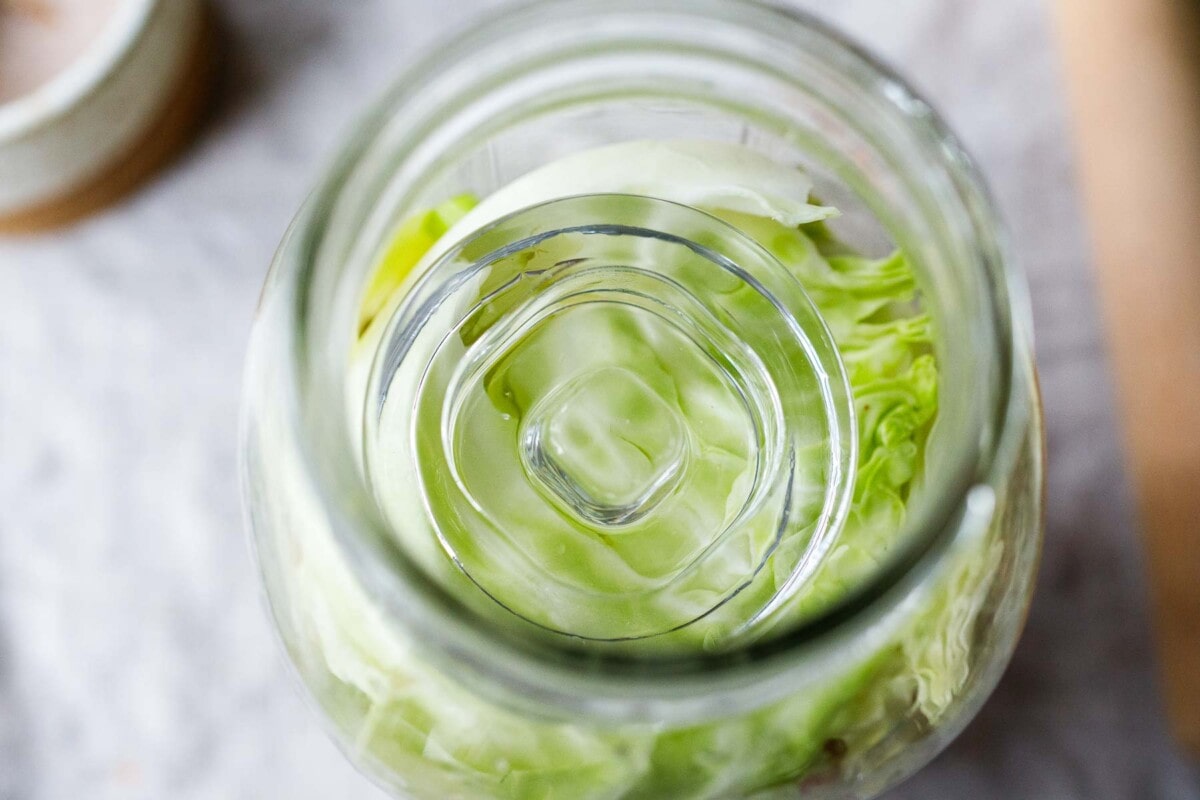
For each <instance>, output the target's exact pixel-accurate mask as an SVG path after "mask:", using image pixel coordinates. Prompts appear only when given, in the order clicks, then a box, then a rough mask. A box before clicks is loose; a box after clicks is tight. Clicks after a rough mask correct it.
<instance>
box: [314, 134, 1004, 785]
mask: <svg viewBox="0 0 1200 800" xmlns="http://www.w3.org/2000/svg"><path fill="white" fill-rule="evenodd" d="M810 189H811V184H810V182H809V180H808V178H807V177H806V176H805V175H804V174H803V173H802V172H800V171H799V170H792V169H786V168H783V167H781V166H780V165H778V164H776V163H775V162H773V161H770V160H769V159H767V158H765V157H763V156H760V155H758V154H756V153H753V152H752V151H750V150H747V149H745V148H741V147H737V146H732V145H723V144H716V143H703V142H634V143H628V144H623V145H616V146H612V147H607V148H602V149H599V150H594V151H588V152H586V153H583V154H580V155H577V156H573V157H571V158H568V159H565V160H564V161H561V162H557V163H555V164H552V165H550V166H548V167H546V168H543V169H542V170H539V171H538V172H535V173H533V174H531V175H529V176H526V177H525V178H522V179H520V180H518V181H516V182H514V183H513V184H511V185H510V186H508V187H505V188H503V189H501V190H500V191H498V192H497V193H495V194H494V195H492V196H491V197H488V198H486V199H484V200H483V201H482V202H481V203H479V204H478V205H476V204H475V201H474V199H473V198H472V197H470V196H467V195H464V196H461V197H458V198H455V199H453V200H450V201H448V202H447V203H445V204H443V205H441V206H438V207H437V208H435V209H432V210H430V211H428V212H424V213H421V214H418V215H416V216H414V217H412V218H410V219H409V220H407V221H406V222H404V223H403V224H401V226H400V227H399V228H398V230H397V232H396V234H395V238H394V240H393V242H392V244H391V246H390V248H389V249H388V251H387V254H386V255H385V257H384V258H383V259H382V261H381V265H380V267H379V268H378V272H377V274H376V275H375V276H374V277H373V278H372V280H371V282H370V285H369V287H368V289H367V291H366V295H365V299H364V303H363V310H362V318H361V324H362V329H361V339H360V341H359V343H358V344H357V345H356V347H357V348H358V349H357V351H356V353H358V354H360V355H358V356H357V357H358V358H359V359H360V360H363V359H366V358H367V357H368V356H369V355H370V354H373V352H374V346H376V345H377V344H378V341H379V337H381V336H382V335H383V334H382V328H383V327H384V326H385V325H386V321H387V319H388V318H389V317H390V315H391V313H392V311H393V310H394V309H395V308H396V307H397V305H398V304H399V303H400V302H401V300H402V298H403V295H404V287H405V286H406V285H408V281H411V280H412V279H413V277H414V276H416V275H419V274H420V273H421V272H422V270H423V269H424V268H425V267H427V266H428V265H429V264H430V263H432V261H434V260H436V258H437V257H438V256H439V255H440V254H441V253H443V252H445V250H446V249H447V248H448V247H449V246H450V245H451V244H452V243H453V242H455V241H459V240H461V239H462V238H463V237H464V236H465V235H468V234H470V233H471V232H473V231H475V230H477V229H478V228H479V227H480V226H482V225H484V224H486V223H487V222H489V221H491V220H494V219H496V218H498V217H500V216H502V215H504V214H506V213H508V212H510V211H514V210H517V209H520V208H523V207H526V206H528V205H531V204H534V203H537V202H540V201H543V200H547V199H552V198H555V197H560V196H565V195H571V194H580V193H590V192H616V193H641V194H646V195H650V196H655V197H660V198H663V199H668V200H675V201H678V202H683V203H686V204H689V205H693V206H696V207H699V208H701V209H703V210H706V211H708V212H710V213H713V214H715V215H717V216H720V217H722V218H723V219H725V220H726V221H727V222H729V223H731V224H733V225H734V226H735V227H737V228H739V229H741V230H742V231H744V232H745V233H747V234H748V235H750V236H752V237H754V238H755V239H756V240H757V241H758V242H759V243H760V244H762V245H763V246H764V247H766V248H767V249H768V250H770V251H771V252H772V253H773V254H774V255H775V256H776V258H778V259H779V260H780V262H782V263H783V264H784V265H785V266H786V267H787V268H788V269H790V270H791V271H792V272H793V273H794V274H795V275H796V276H797V277H798V278H799V280H800V281H801V283H802V284H803V285H804V287H805V288H806V290H807V291H808V293H809V294H810V296H811V297H812V298H813V300H814V302H815V303H816V305H817V306H818V308H819V310H820V312H821V313H822V315H823V316H824V318H825V320H826V322H827V324H828V325H829V328H830V330H831V332H832V333H833V336H834V339H835V341H836V343H837V346H838V348H839V351H840V354H841V357H842V359H843V361H844V363H845V365H846V370H847V374H848V377H849V381H850V386H851V390H852V396H853V402H854V410H855V413H856V420H857V425H858V436H859V442H860V450H859V461H858V465H857V475H856V482H855V489H854V495H853V504H852V508H851V513H850V516H849V519H848V521H847V522H846V525H845V528H844V530H843V531H842V532H841V533H840V535H839V536H838V538H837V541H836V544H835V546H834V548H833V550H832V551H831V552H830V553H829V554H828V556H827V557H826V559H825V561H824V562H823V563H822V565H821V567H820V568H819V570H818V571H817V572H816V574H815V575H814V577H813V579H812V580H811V581H809V582H808V583H807V584H806V585H805V586H803V587H801V589H800V591H799V593H798V594H797V595H796V596H795V597H793V598H792V600H791V601H790V604H789V606H788V607H787V608H786V609H785V612H784V613H785V614H787V615H795V616H796V617H799V616H802V615H805V614H808V613H811V612H812V611H814V610H816V609H819V608H822V607H824V606H826V605H827V604H829V603H832V602H836V601H837V600H838V599H839V598H841V597H843V596H844V595H845V594H846V593H847V592H848V591H850V590H852V589H853V588H854V587H856V586H858V585H860V584H861V581H862V580H864V579H865V578H866V577H867V576H868V575H869V574H870V572H871V571H872V570H873V569H875V568H876V567H877V566H878V565H879V564H880V563H881V562H882V560H883V559H885V558H886V557H887V555H888V553H889V552H890V550H891V548H893V547H894V546H895V545H896V541H895V540H896V536H897V533H898V531H899V529H900V525H901V523H902V521H903V519H904V515H905V509H906V504H907V502H908V493H909V491H910V489H911V487H912V484H913V480H914V478H915V477H916V476H918V475H919V474H920V471H921V469H922V465H923V460H924V451H925V446H926V439H927V436H928V432H929V429H930V426H931V424H932V422H933V420H934V418H935V416H936V413H937V386H938V369H937V363H936V360H935V356H934V342H933V336H934V330H933V326H932V324H931V321H930V319H929V317H928V316H927V315H926V314H925V313H923V312H922V311H921V310H920V308H919V303H918V297H917V285H916V280H915V277H914V274H913V271H912V268H911V266H910V265H909V263H908V261H907V259H906V257H905V255H904V254H903V253H902V252H896V253H893V254H892V255H890V256H887V257H885V258H878V259H873V258H865V257H861V256H857V255H854V254H851V253H848V252H847V250H846V248H845V247H844V246H843V245H841V244H840V243H838V242H837V241H836V240H835V239H834V238H833V237H832V236H831V235H830V234H829V232H828V230H827V229H826V228H825V226H824V223H823V220H826V219H828V218H831V217H833V216H835V215H836V211H834V210H833V209H831V208H828V207H826V206H821V205H818V204H815V203H812V202H810V200H809V191H810ZM599 333H602V334H603V336H602V337H601V338H599V339H597V341H601V342H604V344H603V347H604V348H621V347H630V346H633V345H632V343H631V342H630V341H629V340H628V336H629V334H628V332H625V333H623V332H622V331H621V330H619V329H605V330H602V331H599ZM622 337H625V338H624V339H623V338H622ZM358 369H359V371H358V373H357V375H356V376H355V377H352V378H351V380H352V384H351V385H352V388H353V386H354V385H355V383H354V382H357V384H358V385H359V387H360V388H361V386H363V385H365V382H364V379H363V378H362V370H365V367H361V366H359V367H358ZM788 546H789V541H787V540H785V541H784V543H783V544H782V545H781V552H780V553H777V554H776V556H775V557H774V559H773V563H772V564H770V565H769V566H768V569H771V568H776V569H778V570H779V573H778V574H774V575H773V579H774V581H773V584H772V586H771V587H767V588H766V589H764V590H763V591H768V592H769V591H771V590H772V589H773V588H774V587H777V586H779V585H782V583H783V582H784V581H785V580H787V578H788V577H789V575H788V574H787V572H786V570H785V569H784V567H785V565H787V564H789V563H793V562H794V559H791V558H788V557H787V556H788V554H787V553H786V552H783V550H784V549H785V548H787V547H788ZM797 546H798V545H797ZM999 548H1000V545H999V544H998V543H997V542H996V541H995V540H994V537H988V536H981V537H979V539H978V540H977V541H976V542H974V543H970V546H969V547H964V548H961V549H960V551H959V552H957V553H955V554H954V555H953V557H952V558H951V559H950V560H949V561H948V563H947V564H946V566H945V568H944V574H943V575H942V577H941V579H940V580H939V581H938V582H937V584H936V586H935V587H934V588H933V589H930V590H929V591H927V592H926V593H925V594H924V595H922V600H921V603H920V605H919V606H918V607H915V608H913V609H912V610H911V613H908V614H907V615H906V616H905V617H904V618H903V619H902V621H901V622H900V623H899V624H897V625H896V626H895V627H894V628H892V629H889V630H886V631H878V632H876V633H874V634H872V635H873V636H877V642H876V646H874V647H873V651H872V653H873V654H872V655H870V656H868V657H865V658H863V659H862V660H861V661H860V662H859V663H857V665H856V666H854V667H853V668H851V669H848V670H846V671H845V672H844V673H842V674H837V675H829V676H827V678H825V679H823V681H822V683H821V684H820V686H819V688H817V689H815V690H809V691H805V692H803V693H801V694H798V695H795V696H792V697H789V698H787V699H785V700H782V701H778V702H775V703H772V704H769V705H767V706H765V707H763V708H759V709H757V710H753V711H749V712H745V713H741V714H738V715H735V716H732V717H729V718H725V719H720V720H714V721H710V722H706V723H704V724H701V725H696V726H692V727H687V728H676V729H670V728H664V727H662V726H656V725H651V724H644V725H626V726H618V727H610V728H599V727H591V726H586V725H575V724H568V723H557V722H552V721H548V720H544V719H536V718H532V717H526V716H523V715H521V714H519V713H517V712H515V711H511V710H507V709H505V708H501V707H498V706H496V705H493V704H491V703H489V702H487V701H486V700H484V699H482V698H479V697H477V696H475V695H474V694H472V692H471V691H470V689H469V687H465V686H462V685H460V684H458V683H456V682H455V681H453V680H451V679H450V678H447V677H446V676H444V675H442V674H440V673H438V672H437V671H436V670H434V669H433V668H431V667H430V666H428V665H427V664H426V663H425V662H423V660H422V659H421V656H420V646H419V643H413V642H408V641H405V640H403V639H402V638H400V637H399V636H398V635H397V634H396V632H395V631H394V630H393V629H392V628H391V627H389V626H388V625H387V624H386V623H385V621H384V620H383V618H382V616H381V612H380V611H379V610H378V609H376V608H375V607H374V606H373V604H372V603H371V602H370V600H369V598H367V597H366V596H365V594H364V593H363V591H362V589H361V588H360V587H359V586H358V584H357V583H356V582H355V581H354V579H353V577H352V574H351V572H350V570H349V568H348V567H347V565H346V564H345V563H344V562H343V560H342V558H341V556H340V554H339V553H338V552H337V548H336V547H335V546H334V545H333V543H332V542H330V541H328V540H327V539H326V538H324V537H322V536H319V535H313V536H305V537H304V538H303V539H302V540H301V541H300V543H299V547H298V554H297V558H296V562H297V563H296V566H295V569H294V574H293V580H294V582H295V587H296V588H295V592H294V594H295V596H296V599H297V601H296V603H295V606H294V613H295V614H296V622H297V626H298V629H299V630H301V631H304V632H306V633H307V636H308V644H309V645H310V649H311V651H312V653H314V654H315V655H316V657H317V659H318V660H320V661H321V662H322V664H323V667H324V669H325V670H326V671H327V672H328V674H329V676H330V678H331V686H330V687H329V688H328V690H327V691H326V693H325V696H324V698H323V699H324V702H325V705H326V707H327V710H328V711H329V713H330V714H331V715H332V716H333V717H334V718H335V720H336V721H338V723H339V725H341V726H343V727H345V728H348V729H349V730H350V735H351V736H352V737H353V738H354V740H355V742H356V746H357V747H358V748H359V749H360V750H361V751H362V753H363V754H364V755H365V756H366V757H367V758H369V759H371V760H373V761H374V762H376V763H377V764H378V765H379V766H380V767H381V768H382V771H383V772H385V773H387V774H388V775H391V776H393V778H394V780H395V781H396V783H397V785H398V786H400V787H401V788H402V789H404V790H405V791H407V792H409V793H411V794H413V795H414V796H416V797H421V798H438V799H439V800H442V799H445V800H449V798H511V800H537V799H538V798H545V799H546V800H550V799H551V798H569V799H570V800H593V799H594V800H617V798H624V799H625V800H636V799H637V798H646V799H647V800H649V799H650V798H676V799H677V800H692V799H696V800H699V799H700V798H720V797H730V796H735V797H737V796H750V795H752V794H754V793H755V792H760V791H763V792H765V791H768V790H771V789H772V787H777V786H779V785H782V784H786V783H789V782H792V781H799V780H802V779H804V778H805V776H806V775H808V774H809V773H811V772H812V771H814V770H818V769H820V768H822V767H827V766H829V765H830V764H834V763H836V762H838V761H841V760H847V759H853V758H854V757H856V756H858V755H861V753H862V752H864V751H865V750H866V749H867V748H868V747H870V746H871V745H873V744H875V743H876V742H878V741H879V740H880V739H881V738H882V737H883V736H884V735H886V734H887V733H888V731H889V730H890V729H891V728H892V727H893V726H894V724H895V723H896V721H897V720H898V719H899V718H902V717H918V718H922V719H924V720H925V721H926V722H928V723H930V724H932V723H935V722H936V721H937V720H938V719H939V718H940V717H941V716H942V715H943V714H944V713H945V712H946V710H947V709H948V708H949V707H950V705H951V702H952V700H953V699H954V697H955V696H956V695H957V693H958V692H959V690H960V689H961V687H962V686H963V684H964V682H965V681H966V680H967V673H968V668H969V666H970V663H971V662H970V641H971V634H972V630H973V627H974V625H975V623H976V620H977V618H978V616H979V614H980V609H981V605H982V603H983V597H984V595H985V592H986V588H987V586H988V585H989V579H990V576H991V575H992V573H993V572H994V570H995V566H996V565H997V564H998V563H999V559H1000V551H999Z"/></svg>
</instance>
